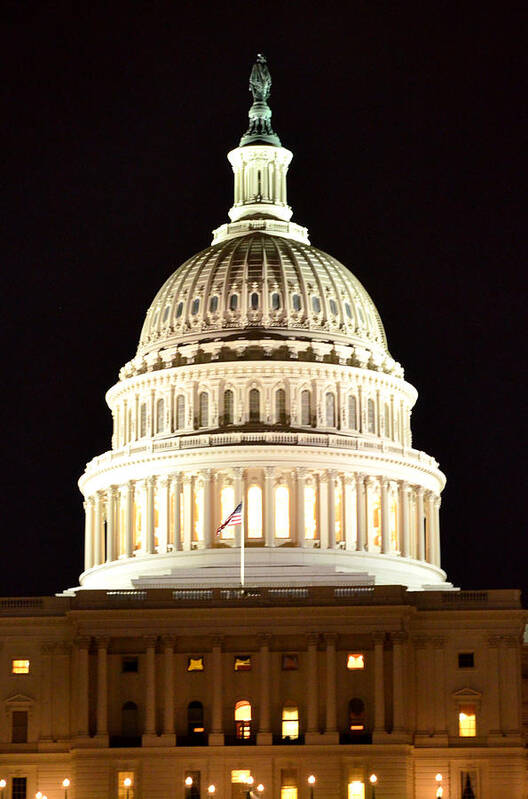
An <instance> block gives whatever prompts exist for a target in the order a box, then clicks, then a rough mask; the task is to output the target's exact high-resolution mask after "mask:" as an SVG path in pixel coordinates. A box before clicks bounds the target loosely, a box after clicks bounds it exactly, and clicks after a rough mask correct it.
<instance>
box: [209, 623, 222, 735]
mask: <svg viewBox="0 0 528 799" xmlns="http://www.w3.org/2000/svg"><path fill="white" fill-rule="evenodd" d="M213 674H214V680H213V707H212V723H211V732H210V734H209V746H223V745H224V725H223V718H222V714H223V701H224V700H223V669H222V638H213Z"/></svg>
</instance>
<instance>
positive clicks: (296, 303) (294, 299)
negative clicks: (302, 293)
mask: <svg viewBox="0 0 528 799" xmlns="http://www.w3.org/2000/svg"><path fill="white" fill-rule="evenodd" d="M292 305H293V310H294V311H300V310H301V298H300V297H299V295H298V294H294V295H293V297H292Z"/></svg>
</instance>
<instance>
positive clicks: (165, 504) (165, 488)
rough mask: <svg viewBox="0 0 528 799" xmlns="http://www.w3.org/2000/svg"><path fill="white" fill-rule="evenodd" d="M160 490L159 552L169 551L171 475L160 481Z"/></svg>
mask: <svg viewBox="0 0 528 799" xmlns="http://www.w3.org/2000/svg"><path fill="white" fill-rule="evenodd" d="M158 490H159V494H158V514H159V526H158V552H167V544H168V542H169V520H170V477H166V476H165V477H162V478H161V479H160V480H159V481H158Z"/></svg>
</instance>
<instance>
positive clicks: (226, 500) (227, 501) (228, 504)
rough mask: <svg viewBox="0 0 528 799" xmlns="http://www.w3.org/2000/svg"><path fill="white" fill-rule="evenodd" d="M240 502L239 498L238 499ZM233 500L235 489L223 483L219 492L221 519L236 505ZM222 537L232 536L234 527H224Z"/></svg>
mask: <svg viewBox="0 0 528 799" xmlns="http://www.w3.org/2000/svg"><path fill="white" fill-rule="evenodd" d="M238 501H239V502H240V500H238ZM236 504H237V503H236V502H235V489H234V488H233V486H232V485H225V486H223V487H222V491H221V493H220V505H221V515H222V519H227V517H228V516H229V514H230V513H232V512H233V511H234V509H235V506H236ZM221 537H222V539H225V538H234V537H235V528H234V527H224V529H223V530H222V532H221Z"/></svg>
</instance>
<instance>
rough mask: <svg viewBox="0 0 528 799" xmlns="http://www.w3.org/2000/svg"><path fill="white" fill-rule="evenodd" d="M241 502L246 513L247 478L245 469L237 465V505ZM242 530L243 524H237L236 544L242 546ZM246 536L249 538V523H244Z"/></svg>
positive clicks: (243, 511)
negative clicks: (245, 478)
mask: <svg viewBox="0 0 528 799" xmlns="http://www.w3.org/2000/svg"><path fill="white" fill-rule="evenodd" d="M239 502H242V503H243V505H242V513H243V514H244V515H245V514H246V511H247V508H246V505H247V503H246V496H245V480H244V469H243V468H242V467H241V466H237V467H236V468H235V505H238V503H239ZM241 532H242V526H241V525H237V527H236V528H235V536H236V543H235V546H238V547H239V546H241V541H240V534H241ZM244 536H245V538H247V525H246V524H244Z"/></svg>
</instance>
